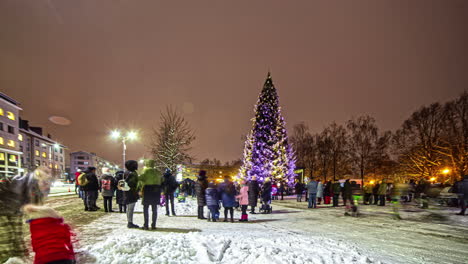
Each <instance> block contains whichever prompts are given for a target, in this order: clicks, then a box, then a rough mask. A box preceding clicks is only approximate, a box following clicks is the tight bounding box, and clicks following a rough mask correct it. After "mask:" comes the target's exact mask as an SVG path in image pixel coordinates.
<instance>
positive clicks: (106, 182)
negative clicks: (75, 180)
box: [100, 167, 116, 213]
mask: <svg viewBox="0 0 468 264" xmlns="http://www.w3.org/2000/svg"><path fill="white" fill-rule="evenodd" d="M102 173H103V174H102V175H101V181H100V182H101V194H102V198H103V199H104V211H105V212H106V213H107V212H110V213H112V212H114V211H113V210H112V198H113V197H114V192H115V189H116V181H115V179H114V177H113V176H112V175H111V174H110V173H109V168H106V167H104V168H102Z"/></svg>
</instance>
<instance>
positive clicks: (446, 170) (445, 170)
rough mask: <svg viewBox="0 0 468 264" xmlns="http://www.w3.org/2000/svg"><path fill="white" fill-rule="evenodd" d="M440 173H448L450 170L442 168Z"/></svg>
mask: <svg viewBox="0 0 468 264" xmlns="http://www.w3.org/2000/svg"><path fill="white" fill-rule="evenodd" d="M442 173H443V174H449V173H450V170H449V169H444V170H443V171H442Z"/></svg>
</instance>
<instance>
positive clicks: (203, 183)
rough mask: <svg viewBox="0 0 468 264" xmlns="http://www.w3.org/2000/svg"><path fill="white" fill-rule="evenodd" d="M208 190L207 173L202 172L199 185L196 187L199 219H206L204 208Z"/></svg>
mask: <svg viewBox="0 0 468 264" xmlns="http://www.w3.org/2000/svg"><path fill="white" fill-rule="evenodd" d="M206 188H208V181H207V179H206V171H204V170H201V171H200V172H199V173H198V179H197V183H196V185H195V192H196V194H197V203H198V219H206V217H205V216H204V215H203V207H204V206H205V205H206V196H205V191H206Z"/></svg>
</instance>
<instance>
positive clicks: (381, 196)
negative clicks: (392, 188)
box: [378, 180, 387, 206]
mask: <svg viewBox="0 0 468 264" xmlns="http://www.w3.org/2000/svg"><path fill="white" fill-rule="evenodd" d="M378 194H379V200H380V203H379V206H385V200H386V196H387V181H386V180H383V181H382V182H381V183H380V186H379V191H378Z"/></svg>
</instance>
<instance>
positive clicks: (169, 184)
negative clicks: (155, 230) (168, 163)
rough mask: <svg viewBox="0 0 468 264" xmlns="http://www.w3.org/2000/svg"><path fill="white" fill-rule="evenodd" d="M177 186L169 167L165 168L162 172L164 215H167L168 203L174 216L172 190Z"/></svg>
mask: <svg viewBox="0 0 468 264" xmlns="http://www.w3.org/2000/svg"><path fill="white" fill-rule="evenodd" d="M178 187H179V184H178V183H177V181H176V179H175V177H174V175H172V173H171V170H170V169H166V171H165V172H164V184H163V191H164V197H165V199H166V215H167V216H169V205H170V207H171V212H172V215H173V216H176V213H175V208H174V192H175V191H176V190H177V188H178Z"/></svg>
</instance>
